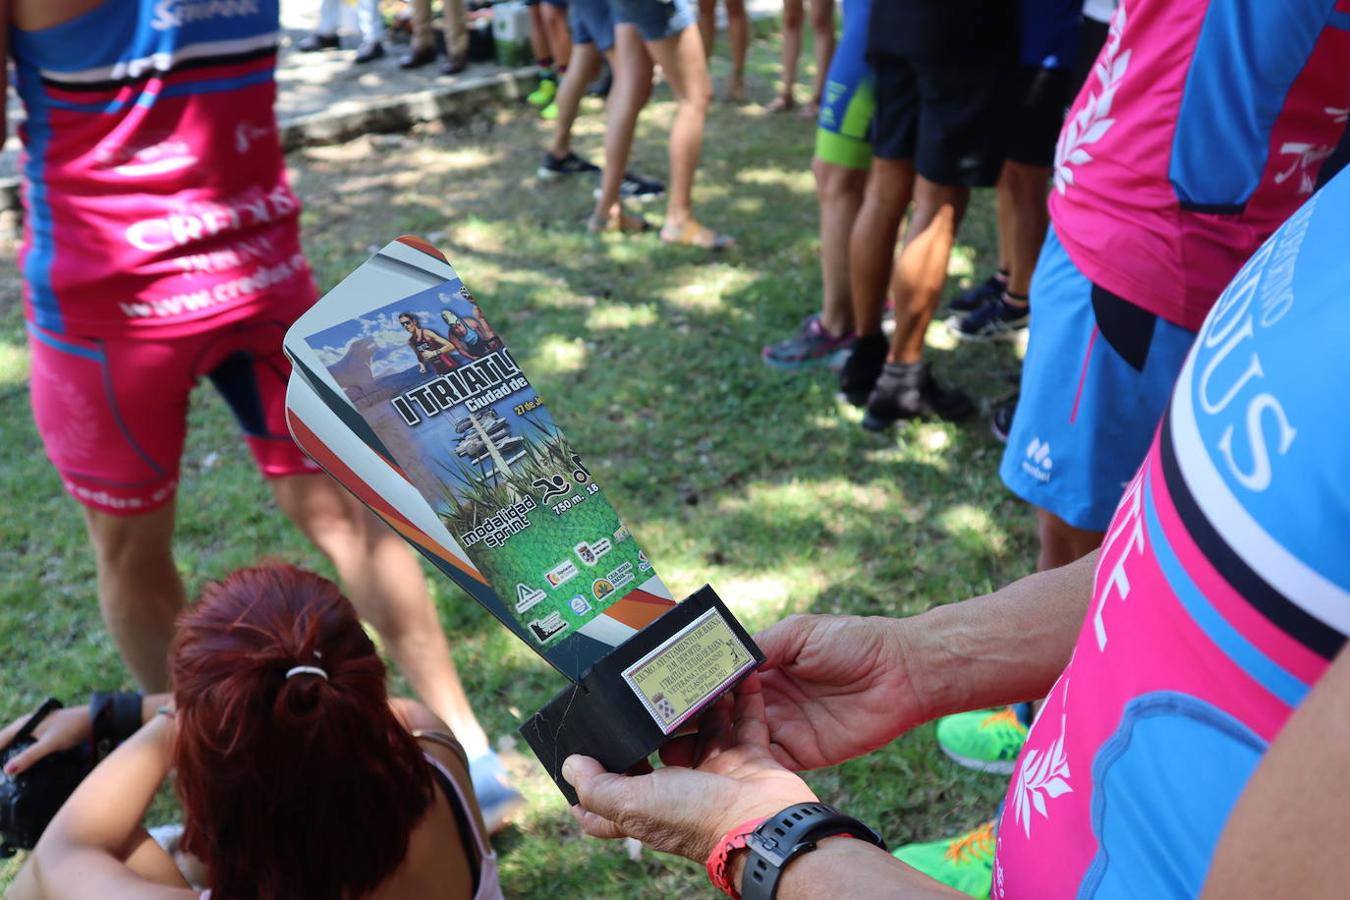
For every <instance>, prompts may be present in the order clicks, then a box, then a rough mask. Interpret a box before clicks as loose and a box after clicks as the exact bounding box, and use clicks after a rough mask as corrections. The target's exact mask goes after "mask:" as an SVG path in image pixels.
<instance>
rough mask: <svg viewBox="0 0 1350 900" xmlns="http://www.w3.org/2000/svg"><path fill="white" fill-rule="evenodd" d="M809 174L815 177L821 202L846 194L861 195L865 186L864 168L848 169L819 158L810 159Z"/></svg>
mask: <svg viewBox="0 0 1350 900" xmlns="http://www.w3.org/2000/svg"><path fill="white" fill-rule="evenodd" d="M811 174H813V175H814V176H815V177H816V190H817V192H818V193H819V195H820V200H821V202H829V201H831V200H836V199H839V198H840V197H844V196H848V195H856V196H859V197H861V196H862V192H863V190H864V189H865V188H866V186H867V170H866V169H850V168H848V167H847V166H841V165H837V164H835V163H832V162H826V161H825V160H823V159H820V158H816V159H813V160H811Z"/></svg>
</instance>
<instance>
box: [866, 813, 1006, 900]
mask: <svg viewBox="0 0 1350 900" xmlns="http://www.w3.org/2000/svg"><path fill="white" fill-rule="evenodd" d="M891 855H892V856H894V857H895V858H896V859H898V860H900V861H901V862H902V863H905V864H907V865H910V866H913V867H914V868H916V869H918V870H919V871H920V872H922V873H923V874H925V875H927V876H928V877H929V878H932V879H933V880H934V881H940V882H942V883H943V884H945V885H947V887H950V888H955V889H956V890H958V891H960V892H961V893H963V894H969V895H970V896H972V897H988V896H989V888H990V887H991V886H992V885H993V882H994V823H993V822H985V823H984V824H983V825H981V826H979V827H978V828H973V829H971V830H970V831H967V832H966V833H965V834H963V835H961V836H959V837H954V838H945V839H943V840H940V841H929V842H928V843H926V844H906V845H905V846H903V847H898V848H896V849H895V850H894V851H893V852H892V853H891Z"/></svg>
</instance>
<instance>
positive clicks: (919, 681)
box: [756, 553, 1097, 771]
mask: <svg viewBox="0 0 1350 900" xmlns="http://www.w3.org/2000/svg"><path fill="white" fill-rule="evenodd" d="M1096 559H1097V557H1096V554H1095V553H1093V554H1091V555H1089V556H1087V557H1084V558H1083V559H1081V560H1079V561H1077V562H1075V563H1071V564H1069V565H1067V566H1064V567H1062V568H1059V569H1055V570H1053V571H1050V572H1039V573H1037V574H1035V575H1031V576H1029V577H1027V578H1023V579H1021V580H1020V581H1017V582H1014V583H1013V584H1010V585H1008V586H1007V587H1005V588H1003V589H1002V590H1000V591H997V592H995V593H993V594H990V595H988V596H984V597H976V598H974V599H971V600H966V601H964V602H962V603H953V604H949V605H946V606H939V607H936V608H934V609H931V610H929V611H928V612H926V613H923V614H922V615H918V616H914V617H912V618H907V619H892V618H886V617H871V618H859V617H856V616H793V617H792V618H789V619H787V620H785V621H783V622H780V623H779V624H778V625H775V626H774V627H773V628H770V629H768V630H767V631H764V632H761V633H760V634H759V635H756V641H757V642H758V643H759V645H760V648H761V649H762V650H763V651H764V653H765V656H766V657H767V658H766V661H765V663H764V666H763V674H762V680H763V684H764V701H765V708H766V711H767V716H768V723H769V731H770V739H771V741H772V743H771V748H770V749H771V751H772V752H773V754H774V756H775V757H776V758H777V759H778V761H779V762H781V763H782V764H783V765H785V766H787V767H788V768H791V769H795V770H799V771H800V770H803V769H814V768H820V767H822V766H830V765H835V764H837V763H841V762H844V761H845V760H848V759H852V758H853V757H855V756H860V755H862V754H864V753H867V752H869V751H871V750H875V749H876V748H877V747H880V746H882V745H884V744H887V743H889V742H890V741H892V740H894V739H895V738H896V737H898V736H899V735H900V734H902V733H904V732H905V731H907V730H909V729H910V728H913V727H914V726H916V725H919V724H921V723H923V722H926V721H928V720H929V719H932V718H935V717H937V716H940V715H946V714H948V713H954V712H961V711H963V710H967V709H980V708H983V707H989V706H997V705H1000V704H1004V703H1011V702H1015V701H1022V700H1030V699H1034V698H1036V697H1042V696H1044V695H1045V693H1046V692H1047V691H1048V690H1049V689H1050V686H1051V685H1052V684H1053V683H1054V680H1055V678H1056V677H1058V676H1059V673H1060V672H1061V671H1062V670H1063V669H1064V666H1065V665H1066V664H1067V663H1068V661H1069V656H1070V654H1071V653H1072V651H1073V644H1074V641H1075V640H1076V638H1077V635H1078V631H1079V629H1080V627H1081V626H1082V623H1083V618H1084V615H1085V614H1086V611H1087V607H1088V602H1089V600H1090V599H1091V596H1092V577H1093V572H1094V570H1095V567H1096Z"/></svg>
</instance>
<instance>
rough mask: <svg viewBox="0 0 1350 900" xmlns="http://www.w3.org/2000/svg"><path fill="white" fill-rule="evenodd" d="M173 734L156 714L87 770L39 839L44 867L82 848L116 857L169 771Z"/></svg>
mask: <svg viewBox="0 0 1350 900" xmlns="http://www.w3.org/2000/svg"><path fill="white" fill-rule="evenodd" d="M172 734H173V723H172V722H171V721H170V720H169V719H168V718H167V717H165V716H154V717H152V721H151V722H149V723H147V724H146V725H145V726H144V727H143V728H141V730H140V731H138V732H136V734H135V735H134V736H132V737H131V738H130V739H129V740H127V741H126V742H124V743H123V744H122V745H121V746H120V747H118V748H117V750H115V751H114V752H113V753H112V755H111V756H109V757H108V758H107V759H105V760H104V761H103V762H102V763H100V764H99V765H98V766H97V767H96V768H95V769H94V771H92V772H90V773H89V775H88V776H87V777H86V778H85V779H84V781H83V782H81V784H80V786H79V787H78V788H76V789H75V793H73V794H71V795H70V799H69V800H67V801H66V802H65V805H64V806H62V807H61V811H60V812H58V813H57V814H56V818H54V819H52V822H51V824H50V825H48V826H47V830H46V831H45V832H44V833H43V835H42V839H41V840H40V841H39V842H38V846H37V850H36V851H35V852H36V855H37V857H38V859H39V861H40V865H41V866H42V867H43V868H46V869H48V870H50V869H51V868H52V867H53V866H55V865H57V864H59V861H60V860H61V859H62V858H63V857H65V856H67V855H68V854H70V853H73V852H80V851H88V850H97V851H100V852H102V853H104V854H107V855H109V856H112V857H117V858H120V855H121V854H122V853H123V852H124V851H126V849H127V847H128V842H129V841H130V839H131V838H132V836H133V835H134V834H135V833H136V830H137V829H138V828H139V826H140V823H141V819H142V818H143V817H144V816H145V811H146V809H147V808H148V807H149V806H150V801H151V800H152V799H153V798H154V796H155V791H157V790H158V789H159V786H160V784H161V783H163V781H164V778H165V777H166V776H167V775H168V773H169V765H170V755H171V745H172V740H173V737H172Z"/></svg>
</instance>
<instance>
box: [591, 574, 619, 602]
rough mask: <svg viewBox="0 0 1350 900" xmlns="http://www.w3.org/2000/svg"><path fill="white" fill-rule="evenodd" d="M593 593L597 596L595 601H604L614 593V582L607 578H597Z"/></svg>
mask: <svg viewBox="0 0 1350 900" xmlns="http://www.w3.org/2000/svg"><path fill="white" fill-rule="evenodd" d="M591 593H592V594H594V595H595V599H597V600H603V599H605V598H606V597H608V596H609V595H610V594H612V593H614V582H612V581H609V580H607V579H605V578H597V579H595V583H593V584H592V585H591Z"/></svg>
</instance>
